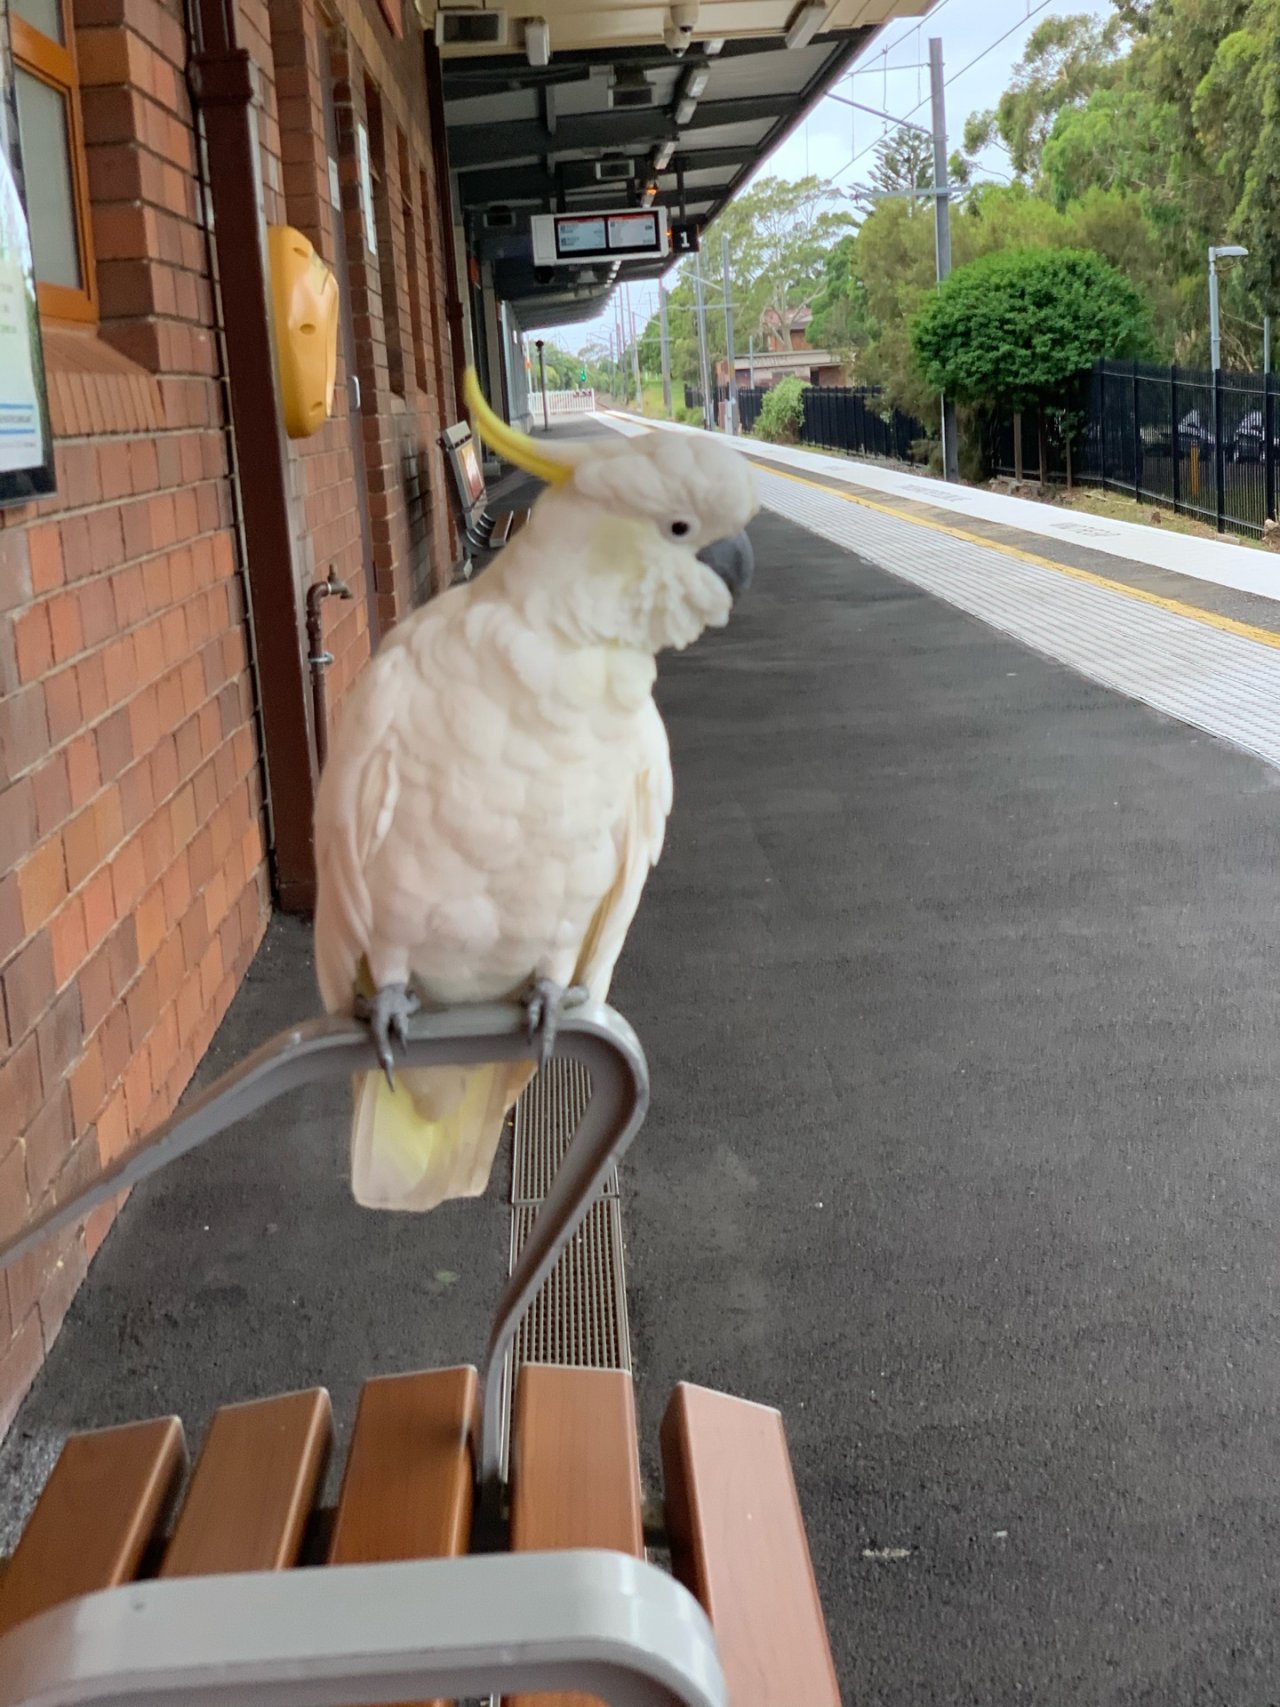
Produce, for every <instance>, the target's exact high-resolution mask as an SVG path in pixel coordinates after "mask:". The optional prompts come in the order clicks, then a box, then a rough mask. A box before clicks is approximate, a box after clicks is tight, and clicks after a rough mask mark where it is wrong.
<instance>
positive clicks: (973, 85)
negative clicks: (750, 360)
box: [549, 0, 1111, 350]
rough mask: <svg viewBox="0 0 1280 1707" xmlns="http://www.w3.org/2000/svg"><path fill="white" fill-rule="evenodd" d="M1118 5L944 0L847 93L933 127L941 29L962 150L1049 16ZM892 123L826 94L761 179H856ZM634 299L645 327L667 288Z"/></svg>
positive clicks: (848, 80) (573, 338) (884, 48)
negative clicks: (976, 117)
mask: <svg viewBox="0 0 1280 1707" xmlns="http://www.w3.org/2000/svg"><path fill="white" fill-rule="evenodd" d="M1110 10H1111V8H1110V4H1109V0H1050V3H1049V4H1048V5H1046V4H1044V0H1003V3H1002V4H1001V3H997V4H994V5H993V4H992V0H939V4H938V5H936V6H935V7H934V8H933V9H932V11H931V12H930V13H929V15H928V16H927V17H926V18H922V19H921V20H919V22H914V21H912V20H910V19H906V18H898V19H895V20H893V21H892V22H890V23H889V24H887V25H886V26H885V28H884V29H883V30H881V32H880V35H879V37H878V38H877V39H876V40H875V41H873V42H872V43H871V44H870V45H869V46H868V48H867V51H866V52H865V53H864V54H863V55H862V57H861V58H860V59H859V60H858V62H857V64H856V65H855V66H854V68H853V71H852V74H849V75H846V76H845V78H844V79H843V81H842V82H841V83H839V84H838V85H837V91H838V92H839V93H840V94H842V95H845V96H847V97H848V98H850V99H851V100H855V101H860V102H861V103H862V104H863V105H864V106H868V107H878V108H880V109H881V110H882V111H884V112H889V113H893V114H895V115H896V116H898V117H900V118H910V119H912V120H913V122H916V123H924V124H927V123H928V117H929V110H928V97H929V72H928V69H927V63H926V62H927V60H928V57H929V37H930V36H941V38H942V55H943V65H944V68H945V70H946V75H947V79H948V85H947V95H946V98H947V136H948V144H949V149H951V150H954V149H955V148H957V147H958V146H959V144H960V138H961V135H962V133H963V130H964V123H965V120H966V119H967V118H968V116H969V114H970V113H972V112H976V111H980V110H981V109H983V108H985V107H992V106H994V105H995V103H996V102H997V100H999V98H1000V96H1001V94H1002V93H1003V92H1004V90H1005V88H1006V87H1007V86H1008V83H1009V77H1010V73H1011V72H1012V70H1013V67H1014V66H1015V65H1016V64H1017V62H1018V60H1019V59H1020V58H1021V56H1022V49H1023V44H1024V43H1025V42H1026V39H1027V37H1028V36H1029V35H1030V33H1031V31H1032V30H1033V29H1034V28H1035V26H1036V24H1037V23H1038V22H1039V21H1040V19H1041V18H1045V17H1050V16H1055V15H1056V16H1062V15H1064V14H1069V13H1080V12H1090V13H1093V14H1094V15H1095V16H1097V17H1104V16H1106V15H1107V14H1108V13H1109V12H1110ZM1006 32H1007V33H1006ZM1001 37H1004V39H1003V40H1000V38H1001ZM712 88H713V90H714V74H713V83H712ZM891 128H892V127H891V126H887V125H885V124H883V123H882V122H881V121H880V120H879V119H876V118H871V117H869V116H868V115H867V114H865V113H858V112H852V111H850V109H849V108H848V107H845V106H842V105H840V103H839V102H837V101H832V100H824V101H821V102H820V103H819V104H818V106H817V107H816V108H815V109H814V111H813V112H812V113H811V114H810V116H809V117H808V119H807V120H806V121H805V123H804V124H803V125H802V126H801V127H800V129H799V130H797V131H796V132H795V134H794V135H793V136H791V137H790V138H789V139H788V140H787V141H786V142H784V143H783V144H782V146H781V147H780V148H779V149H778V150H777V151H776V152H775V153H774V154H772V155H770V156H769V158H768V159H766V160H765V161H764V162H762V164H761V166H760V168H759V171H758V173H757V176H772V177H777V178H788V179H794V178H803V177H805V176H806V175H808V174H809V173H815V172H816V173H817V174H819V175H820V176H821V177H824V178H828V179H830V180H831V181H832V182H833V183H835V184H838V185H845V184H856V183H858V182H859V181H861V180H862V179H864V178H865V176H866V172H867V169H868V167H869V166H870V164H871V160H872V153H871V150H872V148H873V146H874V144H875V142H876V140H877V138H878V137H880V136H881V135H883V134H884V132H885V131H886V130H888V129H891ZM984 165H985V166H986V167H987V168H989V171H990V175H991V176H993V177H998V176H1002V175H1005V174H1007V173H1008V171H1009V164H1008V161H1007V160H1005V159H1004V158H1003V157H1002V155H1001V154H1000V153H999V152H998V151H997V150H995V149H991V150H989V151H988V154H987V156H986V159H985V160H984ZM631 298H632V307H633V311H634V314H635V320H636V325H637V327H641V326H643V325H644V323H645V322H646V321H647V320H648V318H649V316H650V314H652V313H654V312H655V311H656V309H657V302H658V298H657V286H656V285H655V284H645V285H635V286H633V287H632V290H631ZM613 319H614V313H613V310H612V309H610V310H609V311H608V312H607V313H604V314H598V315H596V316H595V318H594V319H592V320H587V321H582V322H580V323H579V324H577V325H574V326H564V327H560V328H557V329H556V330H554V331H553V332H551V333H550V334H549V336H550V337H551V338H552V339H554V341H555V342H556V343H558V344H560V345H561V346H562V347H564V348H567V349H571V350H573V349H578V348H580V347H581V346H582V345H583V344H585V343H586V342H587V341H588V340H589V339H591V338H593V337H599V336H607V335H608V329H609V327H610V325H611V324H612V323H613Z"/></svg>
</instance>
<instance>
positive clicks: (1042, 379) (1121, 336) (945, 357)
mask: <svg viewBox="0 0 1280 1707" xmlns="http://www.w3.org/2000/svg"><path fill="white" fill-rule="evenodd" d="M1152 347H1153V335H1152V328H1151V315H1150V310H1149V308H1148V306H1147V304H1146V302H1145V301H1144V300H1143V298H1142V297H1141V296H1140V295H1139V293H1138V292H1137V291H1136V290H1135V289H1134V287H1133V286H1132V285H1131V284H1130V283H1129V282H1128V280H1127V279H1125V278H1123V277H1122V276H1121V275H1120V274H1119V273H1118V272H1117V271H1116V269H1115V268H1114V267H1112V266H1111V265H1109V264H1108V263H1107V262H1106V261H1104V260H1103V259H1102V257H1101V256H1100V255H1094V254H1091V253H1089V252H1088V251H1087V250H1082V249H1058V250H1053V249H1011V250H1003V251H1001V252H999V253H997V254H992V255H986V256H984V257H983V258H982V259H981V260H977V261H971V262H970V263H969V264H968V265H967V266H964V267H961V268H960V269H959V270H958V271H956V272H954V273H952V275H951V277H950V278H949V279H947V280H946V281H945V283H943V284H942V285H940V286H939V287H938V290H937V292H936V294H935V295H934V296H933V297H932V298H931V299H930V300H929V302H928V303H926V304H925V306H924V307H923V308H922V309H921V310H920V312H919V313H918V314H917V315H916V317H915V319H914V320H913V321H912V324H911V348H912V353H913V355H914V357H915V360H916V364H917V366H918V368H919V370H920V374H921V377H922V378H923V379H924V381H925V383H926V384H927V385H929V386H930V387H931V388H932V389H933V390H935V391H945V392H946V393H947V394H948V395H949V396H951V397H954V398H955V399H956V401H957V402H958V403H969V404H994V405H999V406H1003V407H1005V408H1009V409H1030V408H1039V409H1042V408H1043V407H1044V406H1045V405H1047V404H1052V403H1060V402H1062V401H1064V399H1065V397H1066V393H1067V391H1068V389H1069V388H1070V387H1071V386H1072V384H1073V383H1074V382H1075V381H1076V380H1077V379H1078V378H1079V376H1080V375H1081V374H1082V373H1084V372H1086V371H1087V370H1088V368H1089V367H1090V366H1091V365H1092V364H1093V362H1095V361H1097V360H1098V359H1099V358H1100V357H1105V356H1111V357H1116V358H1127V357H1138V356H1145V355H1149V354H1151V352H1152Z"/></svg>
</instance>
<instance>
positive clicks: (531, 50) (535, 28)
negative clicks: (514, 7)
mask: <svg viewBox="0 0 1280 1707" xmlns="http://www.w3.org/2000/svg"><path fill="white" fill-rule="evenodd" d="M524 51H525V56H526V58H527V59H528V61H529V64H530V65H536V66H543V65H545V64H546V63H547V62H548V60H549V59H550V58H551V30H550V28H549V27H548V25H547V20H546V19H545V18H526V19H525V25H524Z"/></svg>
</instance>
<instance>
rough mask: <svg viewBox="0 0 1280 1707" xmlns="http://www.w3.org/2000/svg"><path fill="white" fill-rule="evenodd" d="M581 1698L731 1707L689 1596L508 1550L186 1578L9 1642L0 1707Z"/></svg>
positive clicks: (621, 1572) (595, 1563)
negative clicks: (549, 1694)
mask: <svg viewBox="0 0 1280 1707" xmlns="http://www.w3.org/2000/svg"><path fill="white" fill-rule="evenodd" d="M552 1690H554V1691H556V1692H557V1693H559V1692H561V1691H564V1690H569V1691H573V1692H574V1693H575V1694H578V1693H581V1692H585V1693H586V1694H587V1695H590V1696H591V1697H593V1698H597V1699H600V1700H602V1701H607V1702H608V1703H609V1704H610V1707H727V1702H728V1696H727V1693H726V1689H725V1681H724V1674H723V1672H722V1670H721V1667H720V1661H719V1657H718V1655H717V1653H716V1643H715V1637H714V1635H713V1634H712V1631H711V1626H710V1624H709V1623H708V1622H707V1618H706V1615H705V1613H704V1612H703V1610H702V1608H701V1607H700V1606H699V1605H698V1603H697V1601H696V1600H694V1598H693V1596H692V1595H691V1594H690V1593H689V1592H688V1590H687V1589H685V1588H682V1587H681V1585H680V1584H679V1583H678V1582H676V1581H674V1579H673V1578H671V1577H668V1576H667V1575H666V1574H665V1573H664V1572H662V1571H659V1570H658V1569H657V1567H656V1566H654V1565H649V1564H646V1563H644V1561H643V1560H640V1559H632V1558H630V1557H629V1556H628V1555H626V1554H624V1553H603V1552H586V1551H565V1552H560V1553H495V1554H487V1555H479V1556H475V1557H472V1558H466V1559H428V1560H413V1561H412V1562H409V1563H396V1564H379V1565H329V1566H326V1567H325V1569H324V1570H298V1571H269V1572H253V1573H244V1574H229V1575H226V1576H212V1577H187V1578H181V1577H174V1578H170V1579H168V1580H162V1581H158V1582H140V1583H131V1584H129V1585H128V1586H127V1587H125V1588H113V1589H106V1590H104V1591H102V1592H101V1593H98V1594H88V1595H81V1596H80V1597H79V1598H78V1599H75V1600H70V1601H67V1602H65V1603H64V1604H62V1605H61V1606H57V1607H54V1608H53V1609H52V1610H51V1611H48V1612H44V1613H41V1614H40V1616H39V1617H36V1618H31V1619H28V1620H27V1621H26V1622H25V1623H23V1624H19V1625H17V1626H16V1627H15V1628H14V1629H13V1630H11V1631H10V1632H9V1633H8V1634H7V1635H6V1636H5V1637H4V1638H3V1639H2V1640H0V1707H345V1704H346V1703H348V1702H352V1701H362V1702H368V1703H370V1704H373V1703H377V1702H388V1703H394V1702H397V1701H424V1700H434V1699H437V1698H439V1697H444V1698H445V1699H447V1700H450V1701H453V1700H458V1699H462V1698H474V1697H476V1696H489V1695H491V1694H492V1695H494V1696H499V1697H502V1698H503V1699H507V1700H509V1699H510V1697H511V1695H512V1694H513V1693H516V1692H518V1693H519V1694H520V1695H521V1697H522V1698H523V1697H524V1695H525V1694H526V1693H536V1694H539V1695H541V1694H542V1693H543V1692H544V1691H552Z"/></svg>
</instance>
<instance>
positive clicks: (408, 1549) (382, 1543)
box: [329, 1368, 479, 1707]
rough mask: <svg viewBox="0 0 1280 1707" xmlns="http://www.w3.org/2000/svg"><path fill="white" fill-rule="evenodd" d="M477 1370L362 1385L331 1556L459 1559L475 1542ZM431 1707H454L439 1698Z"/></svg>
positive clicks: (348, 1559) (345, 1561) (372, 1560)
mask: <svg viewBox="0 0 1280 1707" xmlns="http://www.w3.org/2000/svg"><path fill="white" fill-rule="evenodd" d="M478 1392H479V1382H478V1379H477V1376H476V1372H475V1370H474V1369H466V1368H464V1369H438V1370H430V1371H426V1372H423V1373H422V1374H416V1375H384V1376H378V1377H377V1378H376V1379H374V1380H372V1381H366V1382H365V1384H364V1386H363V1388H362V1389H361V1392H360V1405H359V1408H358V1409H357V1411H356V1424H355V1429H354V1431H353V1433H352V1436H351V1449H350V1451H349V1452H348V1453H347V1468H346V1471H345V1473H344V1475H343V1478H342V1492H341V1494H340V1495H339V1496H338V1511H337V1516H336V1518H335V1520H334V1527H333V1538H332V1540H331V1542H330V1546H329V1562H330V1564H333V1565H367V1564H380V1563H383V1562H385V1561H388V1560H393V1559H453V1558H457V1557H458V1556H459V1555H461V1554H464V1553H465V1552H466V1551H467V1547H468V1544H469V1542H470V1540H471V1508H472V1499H473V1495H474V1491H475V1468H474V1460H473V1458H472V1453H471V1438H472V1429H473V1427H474V1423H475V1417H476V1402H477V1395H478ZM430 1707H449V1704H448V1703H447V1702H443V1701H437V1702H433V1703H431V1704H430Z"/></svg>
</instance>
